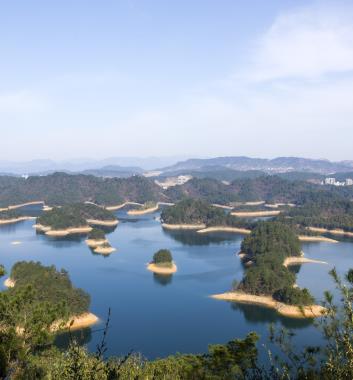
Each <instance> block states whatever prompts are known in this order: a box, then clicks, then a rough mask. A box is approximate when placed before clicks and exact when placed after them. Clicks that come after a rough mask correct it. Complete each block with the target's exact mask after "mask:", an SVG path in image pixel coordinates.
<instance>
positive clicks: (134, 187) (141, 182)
mask: <svg viewBox="0 0 353 380" xmlns="http://www.w3.org/2000/svg"><path fill="white" fill-rule="evenodd" d="M161 198H163V195H161V188H160V187H159V186H157V185H156V184H155V183H154V182H153V181H152V180H149V179H147V178H145V177H140V176H133V177H129V178H99V177H94V176H91V175H69V174H65V173H55V174H52V175H48V176H33V177H29V178H27V179H24V178H15V177H9V176H4V177H0V207H1V206H8V205H13V204H21V203H25V202H31V201H44V202H45V203H47V204H49V205H64V204H71V203H79V202H85V201H91V202H95V203H98V204H101V205H113V204H118V203H122V202H125V201H135V202H141V203H144V202H147V201H157V200H160V199H161Z"/></svg>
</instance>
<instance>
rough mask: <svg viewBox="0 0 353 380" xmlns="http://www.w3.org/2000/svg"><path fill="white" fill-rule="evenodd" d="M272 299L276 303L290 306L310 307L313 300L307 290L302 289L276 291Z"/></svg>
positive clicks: (289, 288) (288, 288)
mask: <svg viewBox="0 0 353 380" xmlns="http://www.w3.org/2000/svg"><path fill="white" fill-rule="evenodd" d="M273 298H274V299H275V300H277V301H280V302H284V303H287V304H290V305H300V306H305V305H312V304H313V303H314V298H313V297H312V296H311V294H310V293H309V290H308V289H306V288H304V289H300V288H293V287H285V288H283V289H280V290H277V291H276V292H275V293H274V294H273Z"/></svg>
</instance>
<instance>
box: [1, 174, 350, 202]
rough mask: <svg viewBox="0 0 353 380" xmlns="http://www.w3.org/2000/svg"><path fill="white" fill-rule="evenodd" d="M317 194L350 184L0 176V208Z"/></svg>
mask: <svg viewBox="0 0 353 380" xmlns="http://www.w3.org/2000/svg"><path fill="white" fill-rule="evenodd" d="M310 194H311V195H312V196H314V197H315V196H316V195H318V194H328V195H329V196H330V197H331V196H339V197H342V198H344V199H347V200H351V199H352V198H353V186H345V187H340V188H338V187H334V186H331V187H324V186H320V185H315V184H312V183H308V182H305V181H289V180H286V179H283V178H280V177H278V176H265V175H264V176H261V177H257V178H245V179H237V180H234V181H233V182H231V183H230V184H225V183H223V182H222V181H218V180H216V179H210V178H193V179H192V180H190V181H188V182H187V183H185V184H183V185H181V186H174V187H171V188H169V189H167V190H162V188H160V187H159V186H158V185H156V184H155V183H154V180H153V179H151V178H145V177H143V176H132V177H129V178H99V177H95V176H91V175H83V174H79V175H70V174H65V173H55V174H51V175H47V176H33V177H32V176H31V177H29V178H27V179H24V178H18V177H10V176H0V208H1V207H6V206H9V205H14V204H21V203H27V202H31V201H44V202H45V203H46V204H48V205H51V206H55V205H65V204H72V203H82V202H85V201H90V202H94V203H97V204H99V205H104V206H110V205H116V204H120V203H123V202H126V201H131V202H139V203H145V202H148V201H154V202H157V201H164V202H177V201H180V200H182V199H184V198H196V199H200V200H203V201H206V202H208V203H219V204H223V205H226V204H231V203H234V202H249V201H260V200H261V201H266V202H274V203H276V202H277V203H282V202H283V203H288V202H290V203H298V202H299V203H300V202H301V200H302V199H304V198H305V197H307V196H309V195H310Z"/></svg>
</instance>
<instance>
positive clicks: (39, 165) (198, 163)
mask: <svg viewBox="0 0 353 380" xmlns="http://www.w3.org/2000/svg"><path fill="white" fill-rule="evenodd" d="M151 170H156V171H158V172H160V173H159V174H162V175H175V174H186V173H188V172H209V171H213V172H214V171H219V170H223V171H224V170H228V171H242V172H243V171H260V172H264V173H267V174H276V173H289V172H304V173H319V174H322V175H328V174H332V173H344V172H352V171H353V161H341V162H332V161H329V160H325V159H307V158H300V157H277V158H274V159H264V158H251V157H244V156H241V157H236V156H234V157H215V158H192V159H187V160H181V158H180V157H148V158H139V157H116V158H107V159H104V160H93V159H82V160H72V161H63V162H56V161H53V160H46V159H43V160H33V161H27V162H14V161H0V173H2V174H15V175H23V174H49V173H53V172H55V171H65V172H73V173H83V174H92V175H97V176H111V177H128V176H131V175H136V174H142V173H144V172H146V171H151Z"/></svg>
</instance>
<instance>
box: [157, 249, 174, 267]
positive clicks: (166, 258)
mask: <svg viewBox="0 0 353 380" xmlns="http://www.w3.org/2000/svg"><path fill="white" fill-rule="evenodd" d="M172 261H173V257H172V254H171V252H170V251H169V250H168V249H160V250H159V251H158V252H156V253H155V254H154V255H153V263H154V264H171V263H172Z"/></svg>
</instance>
